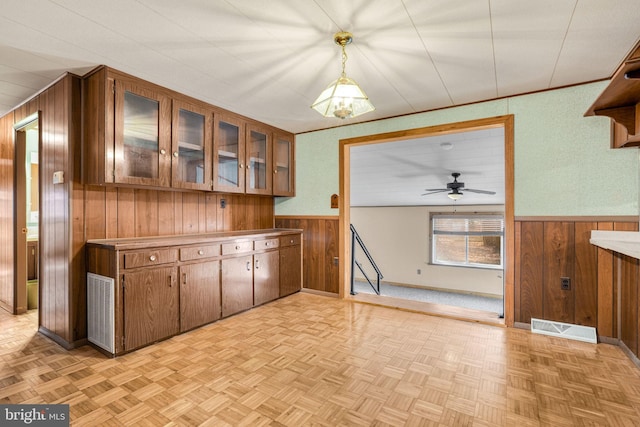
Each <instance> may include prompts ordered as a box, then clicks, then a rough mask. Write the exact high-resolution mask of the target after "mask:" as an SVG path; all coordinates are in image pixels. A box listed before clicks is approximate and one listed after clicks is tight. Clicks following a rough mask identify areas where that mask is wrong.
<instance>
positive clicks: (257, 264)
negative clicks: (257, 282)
mask: <svg viewBox="0 0 640 427" xmlns="http://www.w3.org/2000/svg"><path fill="white" fill-rule="evenodd" d="M259 268H260V260H259V259H257V260H256V270H257V269H259Z"/></svg>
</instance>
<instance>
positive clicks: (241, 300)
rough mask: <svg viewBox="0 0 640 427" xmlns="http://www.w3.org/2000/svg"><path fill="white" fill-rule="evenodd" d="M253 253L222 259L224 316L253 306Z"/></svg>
mask: <svg viewBox="0 0 640 427" xmlns="http://www.w3.org/2000/svg"><path fill="white" fill-rule="evenodd" d="M252 262H253V255H245V256H240V257H236V258H227V259H223V260H222V274H221V279H222V317H227V316H230V315H232V314H235V313H239V312H241V311H244V310H248V309H250V308H251V307H253V267H252Z"/></svg>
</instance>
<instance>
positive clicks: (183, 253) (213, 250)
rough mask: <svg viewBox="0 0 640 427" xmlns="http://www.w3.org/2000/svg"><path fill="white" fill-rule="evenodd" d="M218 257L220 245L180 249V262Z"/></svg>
mask: <svg viewBox="0 0 640 427" xmlns="http://www.w3.org/2000/svg"><path fill="white" fill-rule="evenodd" d="M216 256H220V244H219V243H218V244H215V245H202V246H194V247H190V248H181V249H180V261H189V260H192V259H204V258H213V257H216Z"/></svg>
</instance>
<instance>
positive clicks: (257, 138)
mask: <svg viewBox="0 0 640 427" xmlns="http://www.w3.org/2000/svg"><path fill="white" fill-rule="evenodd" d="M246 138H247V139H246V152H245V163H246V165H245V186H246V188H245V192H246V193H247V194H272V182H273V177H272V173H271V171H272V158H271V156H272V148H271V133H270V132H269V131H268V130H266V129H263V128H261V127H258V126H255V125H247V137H246Z"/></svg>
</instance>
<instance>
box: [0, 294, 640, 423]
mask: <svg viewBox="0 0 640 427" xmlns="http://www.w3.org/2000/svg"><path fill="white" fill-rule="evenodd" d="M34 316H35V314H33V313H30V314H28V315H24V316H17V317H14V316H10V315H7V314H6V313H5V314H0V323H1V327H0V328H1V329H0V338H1V340H0V403H68V404H69V405H70V413H71V420H72V425H78V426H96V425H100V426H110V425H113V426H120V425H142V426H162V425H168V426H172V425H185V426H194V425H205V426H226V425H231V426H243V425H244V426H296V427H298V426H312V425H316V426H370V425H376V426H404V425H406V426H574V425H576V426H582V425H585V426H638V425H640V370H639V369H638V368H637V367H636V366H635V365H634V364H633V363H632V362H631V361H630V360H629V359H628V358H627V357H626V356H625V355H624V353H623V352H622V350H621V349H619V348H618V347H616V346H612V345H608V344H597V345H594V344H586V343H581V342H576V341H570V340H566V339H559V338H552V337H546V336H541V335H534V334H531V333H530V332H529V331H524V330H519V329H510V328H501V327H495V326H488V325H483V324H477V323H470V322H462V321H457V320H452V319H447V318H442V317H432V316H427V315H424V314H419V313H414V312H408V311H402V310H397V309H391V308H385V307H380V306H375V305H371V304H361V303H354V302H350V301H345V300H339V299H336V298H328V297H323V296H318V295H312V294H308V293H299V294H295V295H292V296H290V297H287V298H284V299H282V300H278V301H275V302H273V303H270V304H267V305H265V306H262V307H258V308H255V309H253V310H250V311H248V312H245V313H241V314H238V315H236V316H233V317H231V318H227V319H224V320H221V321H218V322H216V323H213V324H211V325H207V326H205V327H202V328H200V329H197V330H194V331H191V332H189V333H186V334H183V335H179V336H176V337H173V338H171V339H169V340H166V341H163V342H161V343H157V344H155V345H152V346H149V347H146V348H143V349H140V350H138V351H135V352H133V353H131V354H128V355H124V356H122V357H119V358H116V359H109V358H106V357H105V356H103V355H102V354H100V353H99V352H97V351H95V350H93V349H92V348H91V347H89V346H85V347H82V348H79V349H76V350H73V351H66V350H64V349H62V348H61V347H59V346H58V345H56V344H55V343H53V342H51V341H50V340H48V339H47V338H45V337H43V336H41V335H39V334H38V333H37V332H36V327H35V323H36V322H35V318H34Z"/></svg>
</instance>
